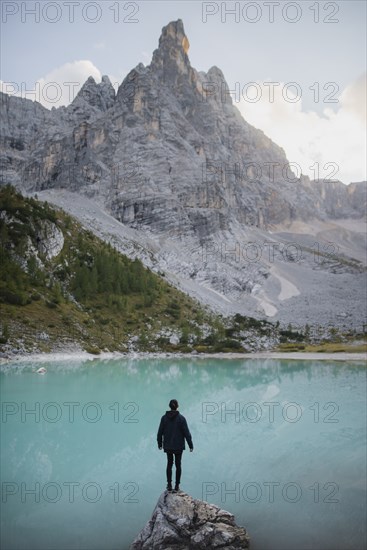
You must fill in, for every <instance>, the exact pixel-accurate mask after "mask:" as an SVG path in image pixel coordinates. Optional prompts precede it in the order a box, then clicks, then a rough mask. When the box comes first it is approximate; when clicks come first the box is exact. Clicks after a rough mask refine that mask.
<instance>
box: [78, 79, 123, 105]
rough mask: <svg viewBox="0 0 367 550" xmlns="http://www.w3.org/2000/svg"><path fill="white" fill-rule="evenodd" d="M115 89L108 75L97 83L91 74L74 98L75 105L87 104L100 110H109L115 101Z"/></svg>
mask: <svg viewBox="0 0 367 550" xmlns="http://www.w3.org/2000/svg"><path fill="white" fill-rule="evenodd" d="M115 95H116V94H115V90H114V88H113V86H112V84H111V81H110V79H109V78H108V76H106V75H104V76H103V77H102V81H101V83H100V84H97V83H96V81H95V80H94V78H93V77H92V76H90V77H89V78H88V79H87V80H86V81H85V82H84V84H83V86H82V87H81V89H80V90H79V92H78V94H77V96H76V98H75V99H74V101H73V103H72V105H73V106H77V107H80V106H85V105H86V104H87V105H89V106H91V107H94V108H96V109H97V110H98V111H107V109H109V108H110V107H112V105H113V103H114V101H115Z"/></svg>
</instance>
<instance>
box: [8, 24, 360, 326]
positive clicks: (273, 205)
mask: <svg viewBox="0 0 367 550" xmlns="http://www.w3.org/2000/svg"><path fill="white" fill-rule="evenodd" d="M188 53H189V40H188V37H187V36H186V34H185V30H184V26H183V23H182V21H181V20H180V19H179V20H177V21H174V22H171V23H169V24H168V25H167V26H165V27H164V28H163V29H162V34H161V37H160V39H159V44H158V48H157V49H156V50H155V51H154V52H153V56H152V61H151V63H150V65H148V66H144V65H143V64H141V63H140V64H139V65H137V66H136V67H135V68H134V69H133V70H131V71H130V72H129V74H128V75H127V76H126V77H125V79H124V80H123V82H122V83H121V85H120V86H119V88H118V90H117V93H115V91H114V89H113V87H112V85H111V82H110V81H109V79H108V77H103V78H102V82H101V83H99V84H97V83H96V82H95V80H94V79H93V78H91V77H90V78H89V79H88V80H87V81H86V82H85V84H84V85H83V87H82V88H81V90H80V91H79V93H78V95H77V96H76V97H75V99H74V100H73V101H72V103H71V104H70V105H68V106H67V107H61V108H59V109H52V110H51V111H49V110H47V109H46V108H44V107H43V106H41V105H40V104H38V103H35V102H32V101H30V100H27V99H20V98H17V97H10V96H8V95H5V94H0V103H1V109H0V125H1V141H0V178H1V181H2V182H3V183H12V184H14V185H15V186H16V187H17V188H19V189H21V190H23V191H25V192H29V193H30V192H37V193H38V194H39V195H40V196H41V193H43V196H45V197H46V196H47V200H49V201H50V202H52V201H55V203H58V204H59V206H62V207H63V208H64V209H66V210H68V211H70V213H72V214H74V215H75V216H77V217H79V219H81V221H82V222H83V223H84V224H87V225H88V224H89V225H88V226H89V227H90V229H91V230H92V231H96V232H98V233H99V235H100V236H101V237H102V238H106V240H111V238H112V239H113V240H114V242H115V244H116V243H117V244H116V246H119V247H120V249H121V250H122V251H124V252H125V253H128V254H130V255H131V256H132V257H135V255H139V257H140V258H141V259H142V260H143V261H144V262H145V263H146V265H149V266H150V267H152V268H153V269H155V270H156V271H159V272H164V273H165V274H166V276H167V277H169V278H170V280H171V282H172V283H173V284H175V285H176V286H179V287H180V288H182V289H183V290H185V291H186V292H189V293H190V294H191V295H193V296H195V297H197V298H199V299H200V300H202V301H204V302H205V303H206V304H208V305H209V306H210V307H213V308H214V309H217V310H219V311H221V312H222V313H224V314H228V313H235V312H239V313H242V314H246V315H252V316H255V317H263V316H264V315H265V316H267V317H271V318H272V319H274V320H277V321H281V322H284V323H285V324H288V323H290V322H291V323H298V322H299V320H301V321H302V323H303V324H305V323H308V324H312V323H314V322H315V319H317V321H318V322H319V323H320V324H322V325H325V324H330V323H331V324H336V325H341V326H343V327H349V326H351V325H353V324H355V323H356V322H357V323H360V322H362V319H364V316H365V312H364V310H363V301H362V300H361V292H364V286H363V285H364V283H363V281H364V269H365V265H366V257H365V256H366V255H365V248H366V237H365V228H364V226H363V220H364V217H365V212H366V196H367V188H366V182H358V183H350V184H349V185H344V184H343V183H342V182H340V181H310V179H309V178H308V177H306V176H304V175H300V176H299V177H298V178H297V177H296V176H295V174H293V173H292V172H291V170H289V168H288V160H287V158H286V155H285V152H284V150H283V149H282V148H281V147H279V146H278V145H276V144H275V143H274V142H273V141H272V140H271V139H269V138H268V137H267V136H266V135H265V134H264V133H263V132H262V131H261V130H258V129H256V128H254V127H253V126H251V125H250V124H248V123H247V121H246V120H244V119H243V117H242V116H241V114H240V112H239V110H238V109H237V107H236V106H235V105H234V104H233V102H232V99H231V97H230V94H229V90H228V86H227V84H226V81H225V78H224V75H223V73H222V72H221V70H220V69H219V68H218V67H212V68H210V69H209V70H208V71H207V72H206V73H205V72H198V71H197V70H195V69H194V68H193V67H192V66H191V63H190V59H189V56H188ZM295 139H296V136H295ZM68 193H69V195H68ZM70 193H72V195H71V194H70ZM47 194H48V195H47ZM62 194H63V195H62ZM87 200H89V201H92V203H93V204H92V205H91V206H90V207H88V208H89V210H88V208H87V206H86V205H87V204H89V203H88V202H87ZM97 211H98V212H100V214H99V221H98V220H97V219H96V217H97V214H96V212H97ZM93 212H94V214H93ZM106 216H107V217H106ZM108 216H112V218H113V221H111V220H112V218H109V217H108ZM346 218H347V219H348V220H349V221H348V222H345V219H346ZM102 220H103V221H102ZM115 220H117V222H119V223H120V226H119V227H117V226H116V231H117V232H118V233H119V237H118V238H117V239H116V237H115V236H114V237H111V233H110V232H111V231H115V226H114V221H115ZM130 237H131V238H130ZM127 241H129V242H127ZM289 251H291V253H290V252H289ZM334 275H338V277H336V276H334ZM345 312H347V313H345ZM340 315H342V316H340Z"/></svg>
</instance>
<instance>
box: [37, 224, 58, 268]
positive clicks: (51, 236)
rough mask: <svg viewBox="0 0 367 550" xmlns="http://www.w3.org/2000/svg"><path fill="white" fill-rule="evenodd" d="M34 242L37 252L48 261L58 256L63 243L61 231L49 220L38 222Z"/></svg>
mask: <svg viewBox="0 0 367 550" xmlns="http://www.w3.org/2000/svg"><path fill="white" fill-rule="evenodd" d="M36 240H37V246H38V250H39V251H40V252H41V254H43V255H45V256H46V258H47V259H48V260H51V259H52V258H54V257H55V256H57V255H58V254H60V252H61V250H62V249H63V246H64V241H65V239H64V235H63V232H62V231H61V229H59V228H58V227H57V225H55V224H54V223H52V222H51V221H49V220H42V221H40V222H39V227H38V229H37V232H36Z"/></svg>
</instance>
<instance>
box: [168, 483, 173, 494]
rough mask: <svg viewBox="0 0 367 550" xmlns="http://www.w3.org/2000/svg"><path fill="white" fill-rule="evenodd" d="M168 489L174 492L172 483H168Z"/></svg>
mask: <svg viewBox="0 0 367 550" xmlns="http://www.w3.org/2000/svg"><path fill="white" fill-rule="evenodd" d="M167 491H169V492H172V484H171V483H167Z"/></svg>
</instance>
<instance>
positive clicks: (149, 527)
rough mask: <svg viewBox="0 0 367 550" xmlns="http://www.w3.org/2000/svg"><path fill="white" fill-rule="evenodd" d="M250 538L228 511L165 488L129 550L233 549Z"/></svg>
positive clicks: (247, 541) (240, 546)
mask: <svg viewBox="0 0 367 550" xmlns="http://www.w3.org/2000/svg"><path fill="white" fill-rule="evenodd" d="M249 540H250V538H249V536H248V534H247V532H246V529H245V528H244V527H238V526H237V525H236V524H235V521H234V516H233V515H232V514H230V513H229V512H226V511H225V510H221V509H220V508H218V506H215V505H213V504H208V503H207V502H204V501H202V500H198V499H194V498H192V497H191V496H190V495H188V494H187V493H184V492H180V493H168V492H164V493H162V495H161V496H160V497H159V499H158V502H157V505H156V507H155V509H154V511H153V515H152V518H151V519H150V520H149V521H148V523H147V524H146V526H145V527H144V529H143V530H142V531H141V532H140V533H139V535H138V536H137V537H136V539H135V540H134V542H133V543H132V545H131V547H130V550H163V549H166V550H168V549H170V550H189V549H198V550H200V549H201V548H202V549H205V550H207V549H208V548H210V549H211V548H226V549H227V550H235V549H237V548H248V547H249Z"/></svg>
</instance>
